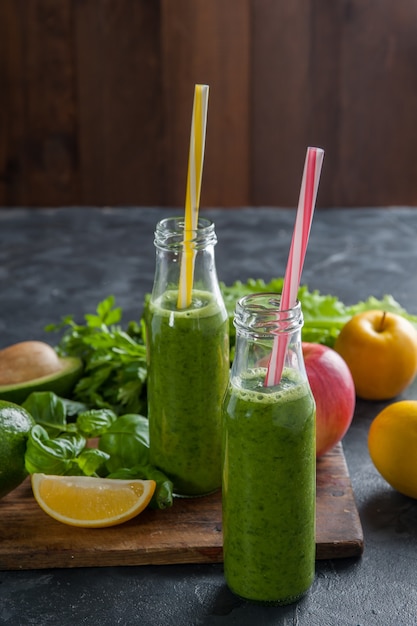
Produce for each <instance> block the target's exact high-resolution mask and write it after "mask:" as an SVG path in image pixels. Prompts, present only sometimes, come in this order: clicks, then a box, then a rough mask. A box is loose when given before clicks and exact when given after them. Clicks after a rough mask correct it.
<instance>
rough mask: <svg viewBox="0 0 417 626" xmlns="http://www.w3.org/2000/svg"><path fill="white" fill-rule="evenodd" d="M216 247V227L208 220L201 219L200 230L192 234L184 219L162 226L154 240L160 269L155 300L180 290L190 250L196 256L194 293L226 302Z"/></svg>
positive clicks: (173, 220)
mask: <svg viewBox="0 0 417 626" xmlns="http://www.w3.org/2000/svg"><path fill="white" fill-rule="evenodd" d="M216 243H217V237H216V232H215V229H214V224H213V222H211V221H210V220H208V219H206V218H199V219H198V223H197V228H196V229H195V230H192V231H188V232H187V231H186V230H185V224H184V218H182V217H181V218H179V217H173V218H166V219H163V220H161V221H160V222H158V224H157V226H156V230H155V239H154V245H155V248H156V268H155V278H154V284H153V290H152V299H153V300H155V299H156V298H158V297H159V296H161V295H162V294H163V293H165V292H166V291H168V290H174V291H175V290H177V289H178V286H179V283H180V274H181V264H182V263H183V262H184V255H185V253H186V251H187V250H188V253H189V254H190V253H191V256H192V267H193V281H192V285H193V290H199V291H208V292H210V293H213V294H215V296H216V299H218V300H219V301H222V297H221V293H220V287H219V283H218V278H217V271H216V264H215V255H214V246H215V245H216Z"/></svg>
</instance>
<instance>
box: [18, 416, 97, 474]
mask: <svg viewBox="0 0 417 626" xmlns="http://www.w3.org/2000/svg"><path fill="white" fill-rule="evenodd" d="M107 459H108V455H107V454H105V453H104V452H102V451H101V450H95V449H92V448H86V439H85V438H84V437H83V436H82V435H81V434H80V433H61V434H60V435H59V436H57V437H53V438H51V437H50V436H49V435H48V433H47V431H46V430H45V429H44V428H43V427H42V426H41V425H40V424H36V425H35V426H33V427H32V428H31V431H30V433H29V438H28V442H27V445H26V453H25V466H26V470H27V471H28V472H29V474H34V473H35V472H41V473H43V474H57V475H68V476H74V475H82V474H85V475H86V476H93V475H95V474H96V472H97V470H98V468H99V467H100V466H101V465H103V463H104V462H105V461H106V460H107Z"/></svg>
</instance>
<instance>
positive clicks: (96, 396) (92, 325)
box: [46, 296, 146, 414]
mask: <svg viewBox="0 0 417 626" xmlns="http://www.w3.org/2000/svg"><path fill="white" fill-rule="evenodd" d="M121 318H122V310H121V308H120V307H115V298H114V296H109V297H107V298H106V299H105V300H103V301H102V302H100V303H99V304H98V306H97V309H96V313H95V314H93V315H91V314H86V315H85V316H84V319H85V324H77V323H76V322H75V321H74V319H73V316H72V315H68V316H66V317H64V318H63V319H62V320H61V323H59V324H50V325H48V326H47V327H46V330H47V331H63V334H62V337H61V339H60V341H59V343H58V345H57V346H56V351H57V353H58V354H59V355H60V356H77V357H79V358H81V359H82V360H83V363H84V373H83V375H82V377H81V378H80V380H79V381H78V383H77V385H76V387H75V390H74V394H73V397H74V399H75V400H78V401H79V402H83V403H84V404H86V405H87V406H89V407H99V408H108V409H112V410H113V411H115V412H116V413H117V414H120V413H122V412H123V413H141V414H146V347H145V343H144V339H143V337H144V332H143V325H141V324H137V323H135V322H129V324H128V326H127V328H126V330H123V329H122V327H121V326H120V321H121ZM142 324H143V323H142Z"/></svg>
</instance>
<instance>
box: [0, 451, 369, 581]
mask: <svg viewBox="0 0 417 626" xmlns="http://www.w3.org/2000/svg"><path fill="white" fill-rule="evenodd" d="M316 550H317V552H316V554H317V559H331V558H343V557H354V556H359V555H360V554H361V553H362V551H363V533H362V527H361V523H360V519H359V515H358V511H357V508H356V505H355V500H354V496H353V491H352V486H351V482H350V478H349V473H348V469H347V465H346V461H345V457H344V454H343V448H342V446H341V444H338V445H337V446H336V447H335V448H334V450H332V451H331V452H329V453H328V454H326V455H325V456H323V457H322V458H321V459H319V461H318V464H317V531H316ZM222 559H223V556H222V524H221V495H220V493H217V494H213V495H211V496H206V497H203V498H193V499H176V500H175V501H174V505H173V506H172V508H171V509H168V510H165V511H153V510H146V511H144V512H143V513H141V514H140V515H139V516H137V517H136V518H135V519H133V520H131V521H129V522H126V523H125V524H122V525H120V526H114V527H112V528H101V529H84V528H73V527H71V526H67V525H65V524H61V523H60V522H57V521H55V520H54V519H52V518H51V517H49V516H48V515H46V514H45V513H44V512H43V511H42V510H41V509H40V507H39V506H38V504H37V503H36V501H35V499H34V498H33V496H32V490H31V486H30V482H29V480H27V481H25V482H24V483H23V484H22V485H21V486H20V487H18V489H15V490H14V491H13V492H11V493H10V494H9V495H8V496H6V497H5V498H3V499H2V500H0V570H18V569H43V568H53V567H57V568H65V567H97V566H117V565H144V564H163V563H165V564H169V563H219V562H222Z"/></svg>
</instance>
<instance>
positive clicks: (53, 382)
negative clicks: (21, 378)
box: [0, 356, 83, 404]
mask: <svg viewBox="0 0 417 626" xmlns="http://www.w3.org/2000/svg"><path fill="white" fill-rule="evenodd" d="M59 361H60V362H61V365H62V368H61V369H60V370H59V371H58V372H55V373H54V374H49V375H48V376H42V377H41V378H34V379H32V380H27V381H25V382H22V383H16V384H14V385H0V399H1V400H7V401H8V402H15V403H16V404H22V402H24V401H25V400H26V398H27V397H28V396H29V395H30V394H31V393H33V392H34V391H53V392H54V393H56V395H57V396H61V397H62V398H68V397H69V396H70V395H71V392H72V390H73V389H74V387H75V384H76V383H77V381H78V380H79V378H80V377H81V374H82V371H83V363H82V361H81V359H79V358H78V357H71V356H67V357H59Z"/></svg>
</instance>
